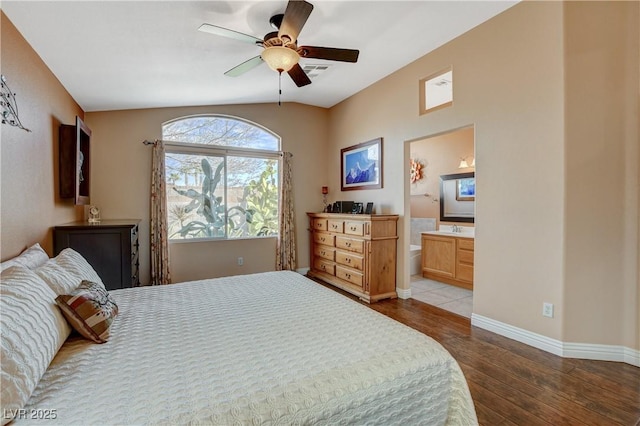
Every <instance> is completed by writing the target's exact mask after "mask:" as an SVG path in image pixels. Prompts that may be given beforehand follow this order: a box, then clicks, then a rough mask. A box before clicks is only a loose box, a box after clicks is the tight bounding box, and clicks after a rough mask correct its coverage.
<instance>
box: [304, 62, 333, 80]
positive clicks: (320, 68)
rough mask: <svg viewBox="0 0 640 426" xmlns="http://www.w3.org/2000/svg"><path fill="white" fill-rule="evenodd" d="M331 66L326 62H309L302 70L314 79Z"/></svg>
mask: <svg viewBox="0 0 640 426" xmlns="http://www.w3.org/2000/svg"><path fill="white" fill-rule="evenodd" d="M329 68H331V66H330V65H325V64H316V65H314V64H307V65H305V66H304V67H303V68H302V70H303V71H304V72H305V74H307V77H309V78H310V79H311V80H313V79H314V78H318V77H319V76H320V75H321V74H324V73H325V72H326V71H327V70H328V69H329Z"/></svg>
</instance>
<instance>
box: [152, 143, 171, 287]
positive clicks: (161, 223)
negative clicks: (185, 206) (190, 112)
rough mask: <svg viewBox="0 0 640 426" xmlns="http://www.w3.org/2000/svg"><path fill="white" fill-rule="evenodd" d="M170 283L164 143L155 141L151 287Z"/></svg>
mask: <svg viewBox="0 0 640 426" xmlns="http://www.w3.org/2000/svg"><path fill="white" fill-rule="evenodd" d="M170 282H171V275H170V274H169V230H168V226H167V188H166V181H165V171H164V143H163V142H162V141H161V140H157V141H155V142H154V144H153V158H152V160H151V285H161V284H169V283H170Z"/></svg>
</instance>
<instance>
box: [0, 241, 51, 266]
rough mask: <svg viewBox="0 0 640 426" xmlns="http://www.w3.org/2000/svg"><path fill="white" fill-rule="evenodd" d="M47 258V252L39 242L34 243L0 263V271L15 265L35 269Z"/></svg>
mask: <svg viewBox="0 0 640 426" xmlns="http://www.w3.org/2000/svg"><path fill="white" fill-rule="evenodd" d="M47 260H49V255H48V254H47V252H46V251H44V250H43V249H42V247H40V244H38V243H35V244H34V245H32V246H31V247H29V248H28V249H26V250H25V251H23V252H22V253H20V254H19V255H18V256H16V257H14V258H12V259H9V260H6V261H4V262H2V263H0V271H4V270H5V269H7V268H10V267H12V266H16V265H20V266H24V267H25V268H29V269H35V268H37V267H38V266H42V265H44V264H45V263H46V262H47Z"/></svg>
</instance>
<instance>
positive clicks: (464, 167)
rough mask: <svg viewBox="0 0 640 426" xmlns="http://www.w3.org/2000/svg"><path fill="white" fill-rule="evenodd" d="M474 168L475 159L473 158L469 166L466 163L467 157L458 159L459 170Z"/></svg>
mask: <svg viewBox="0 0 640 426" xmlns="http://www.w3.org/2000/svg"><path fill="white" fill-rule="evenodd" d="M475 166H476V159H475V157H474V158H473V160H472V161H471V165H469V163H467V157H464V158H461V159H460V164H459V165H458V168H459V169H468V168H470V167H475Z"/></svg>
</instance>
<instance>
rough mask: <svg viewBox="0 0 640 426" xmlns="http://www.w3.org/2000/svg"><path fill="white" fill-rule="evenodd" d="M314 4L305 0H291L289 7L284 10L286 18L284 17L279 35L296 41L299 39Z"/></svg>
mask: <svg viewBox="0 0 640 426" xmlns="http://www.w3.org/2000/svg"><path fill="white" fill-rule="evenodd" d="M312 10H313V5H312V4H311V3H308V2H306V1H304V0H289V3H288V4H287V8H286V9H285V11H284V18H282V24H281V25H280V29H279V31H278V37H279V38H281V39H282V38H283V37H288V38H289V39H290V40H291V41H293V42H295V41H296V40H297V39H298V34H300V30H302V27H303V26H304V24H305V22H307V19H308V18H309V15H311V11H312Z"/></svg>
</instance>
